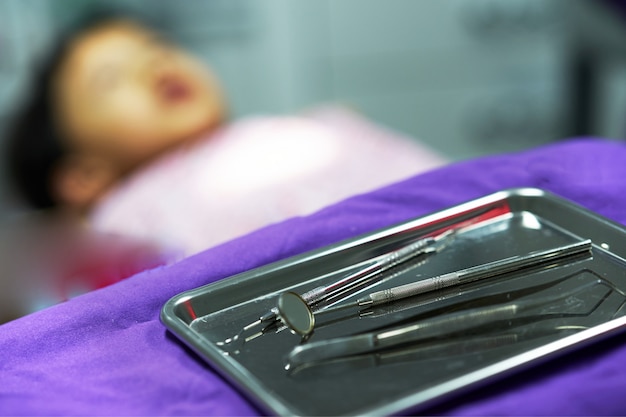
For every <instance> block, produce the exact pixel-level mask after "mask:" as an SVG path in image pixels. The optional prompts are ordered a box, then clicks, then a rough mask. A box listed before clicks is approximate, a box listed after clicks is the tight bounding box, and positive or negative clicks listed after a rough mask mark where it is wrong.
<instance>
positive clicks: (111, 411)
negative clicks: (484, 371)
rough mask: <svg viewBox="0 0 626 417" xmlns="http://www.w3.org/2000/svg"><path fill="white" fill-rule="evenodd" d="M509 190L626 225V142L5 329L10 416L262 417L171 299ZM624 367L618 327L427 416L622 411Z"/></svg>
mask: <svg viewBox="0 0 626 417" xmlns="http://www.w3.org/2000/svg"><path fill="white" fill-rule="evenodd" d="M329 186H332V184H329ZM511 187H539V188H543V189H546V190H548V191H551V192H553V193H555V194H557V195H560V196H562V197H565V198H568V199H570V200H573V201H575V202H577V203H579V204H581V205H583V206H585V207H587V208H589V209H591V210H593V211H595V212H597V213H599V214H602V215H604V216H606V217H609V218H611V219H613V220H615V221H617V222H620V223H622V224H626V144H622V143H617V142H610V141H604V140H600V139H580V140H570V141H566V142H561V143H558V144H554V145H550V146H546V147H542V148H538V149H534V150H530V151H525V152H522V153H517V154H509V155H498V156H492V157H486V158H481V159H476V160H471V161H466V162H461V163H456V164H453V165H450V166H447V167H444V168H441V169H438V170H435V171H431V172H429V173H426V174H422V175H419V176H416V177H413V178H410V179H408V180H406V181H403V182H400V183H396V184H393V185H391V186H389V187H386V188H382V189H379V190H376V191H374V192H371V193H367V194H364V195H359V196H355V197H353V198H350V199H348V200H345V201H343V202H341V203H339V204H336V205H333V206H330V207H328V208H326V209H323V210H321V211H319V212H317V213H315V214H313V215H310V216H307V217H297V218H293V219H290V220H287V221H285V222H282V223H279V224H276V225H272V226H269V227H266V228H263V229H261V230H259V231H256V232H254V233H252V234H249V235H246V236H243V237H241V238H238V239H236V240H233V241H231V242H228V243H226V244H224V245H221V246H218V247H215V248H212V249H209V250H207V251H205V252H202V253H200V254H198V255H196V256H193V257H190V258H187V259H185V260H183V261H181V262H178V263H176V264H174V265H171V266H167V267H161V268H156V269H152V270H148V271H145V272H143V273H140V274H137V275H135V276H133V277H131V278H129V279H127V280H125V281H122V282H119V283H117V284H115V285H112V286H110V287H107V288H104V289H102V290H98V291H95V292H92V293H88V294H85V295H83V296H80V297H77V298H75V299H72V300H70V301H68V302H66V303H63V304H60V305H57V306H54V307H51V308H48V309H46V310H43V311H41V312H38V313H35V314H32V315H29V316H26V317H23V318H21V319H19V320H16V321H14V322H10V323H7V324H5V325H2V326H0V358H1V359H0V414H2V415H60V414H62V415H95V414H97V415H256V414H258V413H259V411H258V410H257V409H256V408H255V407H254V406H253V405H251V404H250V403H249V402H248V401H247V400H246V399H245V397H243V396H242V395H240V394H239V393H238V391H237V390H236V389H235V388H233V387H232V386H230V385H229V384H228V383H227V382H225V381H224V380H223V379H222V378H221V377H220V376H218V374H217V373H216V372H215V371H214V370H212V369H211V367H210V366H207V365H206V364H204V363H203V362H202V360H200V359H199V358H198V357H197V356H195V355H194V354H192V353H191V352H190V351H189V350H188V349H186V348H185V347H184V346H183V345H182V344H181V343H180V342H179V341H178V340H177V339H176V338H175V337H173V336H172V335H171V334H169V333H168V332H167V331H166V329H165V327H164V326H163V325H162V324H161V323H160V321H159V312H160V309H161V307H162V306H163V304H164V303H165V302H166V301H167V300H168V299H169V298H170V297H172V296H174V295H176V294H178V293H180V292H182V291H185V290H188V289H191V288H195V287H198V286H201V285H204V284H207V283H210V282H213V281H216V280H219V279H222V278H225V277H227V276H230V275H233V274H235V273H238V272H242V271H245V270H248V269H251V268H254V267H257V266H261V265H264V264H267V263H269V262H272V261H276V260H279V259H282V258H285V257H288V256H292V255H295V254H298V253H301V252H304V251H308V250H311V249H314V248H318V247H321V246H324V245H327V244H330V243H334V242H337V241H340V240H342V239H345V238H349V237H353V236H356V235H359V234H362V233H365V232H369V231H373V230H376V229H379V228H382V227H386V226H389V225H392V224H395V223H398V222H401V221H404V220H408V219H411V218H414V217H417V216H421V215H424V214H427V213H430V212H433V211H436V210H440V209H443V208H446V207H448V206H451V205H455V204H458V203H461V202H464V201H467V200H470V199H474V198H477V197H481V196H483V195H486V194H490V193H492V192H495V191H498V190H502V189H506V188H511ZM624 364H626V334H619V335H617V336H614V337H612V338H610V339H608V340H605V341H602V342H599V343H596V344H593V345H591V346H588V347H585V348H583V349H581V350H578V351H576V352H574V353H570V354H568V355H566V356H563V357H561V358H557V359H555V360H552V361H549V362H547V363H544V364H542V365H539V366H536V367H533V368H531V369H529V370H527V371H524V372H522V373H518V374H514V375H511V376H509V377H507V378H506V379H504V380H501V381H499V382H498V383H496V384H488V385H486V386H484V387H481V388H479V389H475V390H472V391H470V392H467V393H464V394H463V395H460V396H456V397H453V398H452V399H449V400H447V401H446V402H445V403H444V404H441V405H439V406H437V407H436V408H431V409H426V410H424V412H425V413H426V414H454V415H537V414H542V415H607V414H613V415H617V414H619V415H623V414H625V413H626V367H625V366H624Z"/></svg>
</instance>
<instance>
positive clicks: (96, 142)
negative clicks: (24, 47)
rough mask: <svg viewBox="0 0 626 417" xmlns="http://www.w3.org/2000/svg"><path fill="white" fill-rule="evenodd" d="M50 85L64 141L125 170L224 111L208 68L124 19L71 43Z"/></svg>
mask: <svg viewBox="0 0 626 417" xmlns="http://www.w3.org/2000/svg"><path fill="white" fill-rule="evenodd" d="M54 92H55V98H56V103H55V105H56V109H57V112H58V121H59V127H60V129H61V131H62V133H63V134H64V136H65V137H66V138H67V140H68V142H69V143H68V144H67V145H68V147H69V148H70V149H71V150H72V151H74V152H78V153H80V152H82V153H88V154H89V153H92V154H96V153H98V154H100V155H99V156H104V157H106V158H108V159H110V160H111V161H112V162H114V163H115V164H117V165H118V167H119V168H120V169H121V170H126V171H128V170H131V169H133V168H135V167H136V166H137V165H139V164H141V163H143V162H145V161H146V160H149V159H150V158H152V157H154V156H156V155H157V154H159V153H161V152H163V151H164V150H166V149H168V148H170V147H172V146H175V145H177V144H179V143H181V142H184V141H186V140H189V139H193V138H194V137H197V136H198V135H199V134H202V133H204V132H206V131H208V130H210V129H212V128H214V127H216V126H217V125H219V124H220V123H221V122H222V120H223V118H224V113H225V104H224V100H223V97H222V93H221V90H220V88H219V86H218V83H217V81H216V80H215V79H214V77H213V76H212V74H211V73H210V72H209V70H208V68H206V67H204V66H202V65H201V64H199V63H198V62H196V61H195V60H193V59H192V58H191V57H190V56H188V55H187V54H185V53H184V52H183V51H181V50H180V49H178V48H176V47H174V46H173V45H171V44H168V43H165V42H163V41H162V40H161V39H160V38H159V37H158V36H156V35H155V34H154V33H152V32H151V31H149V30H147V29H145V28H143V27H141V26H139V25H137V24H134V23H131V22H129V21H123V20H119V21H112V22H110V23H106V24H104V25H100V26H98V27H96V28H94V29H92V30H90V31H88V32H86V33H85V34H83V35H81V36H80V37H78V38H77V39H76V40H75V41H74V42H73V43H72V45H71V47H70V49H69V52H68V56H67V57H66V58H65V60H64V62H63V64H62V66H61V68H60V69H59V72H58V74H57V77H56V82H55V85H54Z"/></svg>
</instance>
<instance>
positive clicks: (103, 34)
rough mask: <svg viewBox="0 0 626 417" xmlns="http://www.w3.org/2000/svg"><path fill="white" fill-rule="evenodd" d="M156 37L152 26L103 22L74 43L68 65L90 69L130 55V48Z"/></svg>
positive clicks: (73, 67) (79, 68) (68, 57)
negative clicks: (149, 28)
mask: <svg viewBox="0 0 626 417" xmlns="http://www.w3.org/2000/svg"><path fill="white" fill-rule="evenodd" d="M152 37H154V33H153V32H151V31H150V30H148V29H146V28H144V27H142V26H140V25H138V24H135V23H132V22H127V21H112V22H107V23H104V24H101V25H99V26H97V27H95V28H93V29H90V30H88V31H87V32H84V33H82V34H80V35H79V36H78V37H77V38H76V39H75V40H74V41H73V42H72V43H71V45H70V48H69V50H68V56H67V58H66V63H67V66H68V67H70V68H72V69H74V70H84V71H90V70H92V69H94V68H93V67H97V66H99V65H102V64H106V63H111V61H115V60H119V59H126V58H128V56H126V55H127V54H128V52H129V51H132V50H133V49H135V48H139V47H141V46H142V45H145V44H146V42H147V41H148V40H149V39H151V38H152Z"/></svg>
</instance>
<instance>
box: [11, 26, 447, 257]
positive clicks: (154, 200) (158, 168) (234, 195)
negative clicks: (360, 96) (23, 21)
mask: <svg viewBox="0 0 626 417" xmlns="http://www.w3.org/2000/svg"><path fill="white" fill-rule="evenodd" d="M52 56H53V59H52V60H51V61H50V62H49V63H48V64H47V65H46V66H45V68H44V70H43V71H42V73H41V76H40V77H39V80H38V82H37V84H36V85H35V88H34V90H33V97H32V99H31V101H30V102H29V103H27V106H26V107H25V111H24V112H23V115H22V117H21V118H20V119H18V123H17V125H16V129H15V130H14V134H13V135H12V137H11V138H10V139H11V142H10V144H9V152H8V157H9V159H8V162H9V165H10V168H11V174H12V175H11V176H12V178H13V180H14V182H15V184H16V186H17V187H16V188H17V190H18V191H19V194H20V195H21V196H22V197H23V200H24V201H25V202H27V203H28V204H30V205H31V206H32V207H35V208H37V209H42V210H43V211H44V212H48V213H55V216H60V217H62V218H64V219H65V220H67V219H68V218H73V219H81V220H80V221H81V225H88V226H89V230H91V231H96V232H98V233H105V234H117V235H124V236H128V237H131V238H134V239H138V240H139V241H146V242H150V243H151V244H158V245H161V247H165V248H167V249H168V250H177V251H179V252H178V253H179V255H180V256H187V255H190V254H193V253H196V252H198V251H200V250H203V249H205V248H208V247H210V246H213V245H215V244H218V243H221V242H224V241H226V240H229V239H232V238H234V237H236V236H238V235H241V234H244V233H246V232H250V231H252V230H254V229H257V228H259V227H262V226H265V225H267V224H270V223H274V222H278V221H280V220H283V219H285V218H287V217H291V216H296V215H304V214H308V213H310V212H313V211H315V210H318V209H320V208H322V207H324V206H326V205H328V204H331V203H334V202H337V201H339V200H341V199H344V198H346V197H349V196H351V195H354V194H357V193H362V192H366V191H369V190H372V189H374V188H376V187H379V186H382V185H386V184H388V183H391V182H394V181H397V180H400V179H403V178H405V177H408V176H410V175H413V174H416V173H418V172H420V171H424V170H427V169H430V168H433V167H436V166H439V165H441V164H443V163H444V162H445V161H444V160H443V158H441V157H440V156H438V155H437V154H435V153H434V152H432V151H430V150H429V149H427V148H426V147H424V146H423V145H421V144H419V143H418V142H417V141H416V140H413V139H411V138H408V137H404V136H402V135H400V134H398V133H396V132H393V131H391V130H388V129H386V128H383V127H381V126H378V125H376V124H374V123H372V122H370V121H368V120H366V119H364V118H363V117H361V116H360V115H358V114H357V113H354V112H352V111H349V110H347V109H343V108H339V107H320V108H318V109H315V110H311V111H308V112H302V113H300V114H296V115H291V116H255V117H246V118H242V119H240V120H236V121H231V120H229V119H228V111H227V105H226V99H225V97H224V92H223V91H222V88H221V86H220V83H219V82H218V80H217V77H216V76H215V74H214V73H213V71H212V70H211V68H210V67H208V66H207V65H204V64H202V63H200V62H199V61H198V60H196V59H195V58H193V57H192V56H191V55H189V54H188V53H187V52H185V51H184V50H182V49H180V48H179V47H177V46H176V45H173V44H172V43H169V42H167V41H164V40H163V38H162V37H160V36H159V35H158V34H157V33H156V32H154V31H153V30H151V29H149V28H147V27H146V26H144V25H142V24H140V23H138V21H134V20H130V19H127V18H123V17H109V18H104V19H100V20H98V21H96V22H92V23H90V24H89V25H86V26H84V27H82V28H81V29H80V30H78V31H76V32H74V33H73V34H72V35H71V36H69V37H67V38H66V39H65V41H64V42H62V43H61V45H60V47H59V49H58V50H56V51H55V52H54V53H53V54H52ZM81 227H83V226H81Z"/></svg>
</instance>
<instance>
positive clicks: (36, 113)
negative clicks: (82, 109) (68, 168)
mask: <svg viewBox="0 0 626 417" xmlns="http://www.w3.org/2000/svg"><path fill="white" fill-rule="evenodd" d="M122 18H125V19H128V18H130V19H133V20H136V21H140V22H141V23H144V22H145V21H146V18H145V17H144V18H140V17H139V16H137V15H135V14H132V13H128V12H122V11H120V10H113V9H107V10H103V9H98V10H92V11H91V12H90V13H89V14H86V15H84V16H82V17H81V19H80V22H78V23H74V24H70V25H68V28H67V29H66V30H65V31H64V32H63V34H62V35H61V36H60V37H59V38H58V41H57V43H56V45H55V46H54V47H53V48H52V49H51V50H50V51H49V53H48V54H47V55H46V57H45V59H44V60H43V61H42V62H41V64H40V66H39V68H38V71H37V72H36V73H35V74H34V76H35V77H34V79H33V81H32V83H31V88H30V91H29V95H28V96H27V97H26V101H25V102H24V104H23V107H22V108H21V109H20V110H19V112H18V113H17V114H16V115H15V118H14V123H13V125H12V126H11V127H10V128H9V131H8V137H7V143H6V149H5V158H6V167H7V171H8V172H7V174H8V179H9V181H10V182H11V184H10V185H11V186H12V188H13V191H14V192H15V193H16V194H17V196H18V197H21V198H22V199H23V200H24V203H27V204H28V205H31V206H33V207H34V208H40V209H44V208H52V207H55V206H57V205H58V201H56V200H55V198H54V193H53V190H52V185H53V184H52V177H53V174H54V170H55V168H56V167H57V166H58V164H59V162H60V161H61V159H62V158H63V156H64V155H65V154H66V153H67V151H68V149H67V148H66V147H65V143H64V140H63V138H62V137H61V136H60V132H59V130H58V128H57V126H56V113H55V109H54V108H53V90H52V84H53V81H54V78H55V76H56V74H57V72H58V70H59V68H60V66H61V65H62V63H63V61H64V60H65V58H66V56H67V53H68V51H69V48H70V46H71V42H72V40H73V39H75V38H76V37H77V36H79V35H81V34H82V33H85V32H87V31H89V30H91V29H93V28H96V27H97V26H99V25H101V24H104V23H106V22H107V21H111V20H115V19H122Z"/></svg>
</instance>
